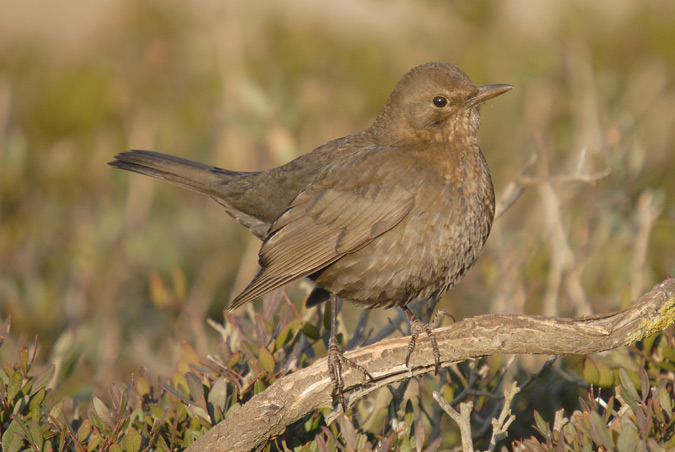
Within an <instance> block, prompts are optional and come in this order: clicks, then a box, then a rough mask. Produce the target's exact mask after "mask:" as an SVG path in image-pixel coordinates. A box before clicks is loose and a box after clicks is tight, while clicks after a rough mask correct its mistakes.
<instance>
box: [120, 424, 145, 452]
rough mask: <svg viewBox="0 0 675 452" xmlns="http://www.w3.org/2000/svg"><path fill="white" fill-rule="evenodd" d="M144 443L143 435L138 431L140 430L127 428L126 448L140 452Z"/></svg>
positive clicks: (129, 450) (133, 451) (129, 451)
mask: <svg viewBox="0 0 675 452" xmlns="http://www.w3.org/2000/svg"><path fill="white" fill-rule="evenodd" d="M142 443H143V437H142V436H141V434H140V433H138V430H136V429H135V428H130V429H129V430H127V433H126V435H125V438H124V448H125V449H126V451H127V452H138V451H139V450H140V449H141V444H142Z"/></svg>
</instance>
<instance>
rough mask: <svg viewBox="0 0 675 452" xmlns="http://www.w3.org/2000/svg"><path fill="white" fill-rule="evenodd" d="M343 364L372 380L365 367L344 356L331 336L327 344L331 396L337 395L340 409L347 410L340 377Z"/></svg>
mask: <svg viewBox="0 0 675 452" xmlns="http://www.w3.org/2000/svg"><path fill="white" fill-rule="evenodd" d="M343 366H346V367H351V368H352V369H356V370H358V371H359V372H361V373H362V374H363V375H364V377H366V378H367V379H368V380H370V381H372V380H373V377H372V375H370V373H369V372H368V371H367V370H366V369H365V368H363V367H362V366H359V365H358V364H356V363H355V362H354V361H352V360H351V359H349V358H345V356H344V355H343V354H342V351H341V350H340V346H339V345H338V343H337V338H335V337H331V338H330V341H329V345H328V373H329V374H330V379H331V381H332V382H333V393H332V394H331V396H332V397H335V396H336V395H337V397H338V399H339V401H340V405H341V406H342V411H344V412H347V405H346V404H345V396H344V387H345V383H344V380H343V379H342V369H343Z"/></svg>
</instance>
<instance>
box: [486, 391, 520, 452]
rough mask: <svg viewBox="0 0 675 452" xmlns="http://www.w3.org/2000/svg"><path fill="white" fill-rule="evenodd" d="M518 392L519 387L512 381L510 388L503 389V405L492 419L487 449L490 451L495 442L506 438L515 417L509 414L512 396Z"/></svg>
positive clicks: (493, 447)
mask: <svg viewBox="0 0 675 452" xmlns="http://www.w3.org/2000/svg"><path fill="white" fill-rule="evenodd" d="M519 392H520V388H519V387H518V385H517V384H516V382H515V381H514V382H513V385H511V389H505V390H504V406H503V407H502V412H501V413H500V414H499V417H498V418H497V419H492V437H491V438H490V447H489V448H488V450H489V451H490V452H492V451H493V450H495V447H497V442H498V441H501V440H503V439H504V438H506V435H507V433H508V429H509V426H510V425H511V423H512V422H513V421H514V420H515V419H516V416H514V415H513V414H511V403H512V402H513V398H514V397H515V396H516V394H518V393H519Z"/></svg>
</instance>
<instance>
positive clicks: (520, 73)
mask: <svg viewBox="0 0 675 452" xmlns="http://www.w3.org/2000/svg"><path fill="white" fill-rule="evenodd" d="M673 23H675V3H673V2H664V1H644V0H640V1H638V0H635V1H633V0H616V1H613V2H586V1H569V2H553V1H541V2H528V1H524V0H506V1H504V0H502V1H473V2H446V1H440V0H438V1H433V0H430V1H424V2H405V1H389V2H383V1H377V0H359V1H357V0H343V1H341V2H339V3H335V2H324V1H316V0H315V1H312V0H290V1H284V2H278V1H273V0H249V1H246V2H238V1H232V0H222V1H215V0H199V1H191V2H180V1H175V0H162V1H160V0H134V1H131V0H98V1H96V2H86V1H83V0H66V1H62V2H56V3H55V2H43V1H38V0H24V1H21V2H19V1H15V0H9V1H4V2H1V3H0V320H2V321H3V322H4V321H5V320H6V319H7V318H9V317H10V316H11V321H12V335H11V336H10V337H9V338H8V339H7V340H6V343H5V346H4V347H3V348H2V349H0V362H2V363H3V365H4V363H5V362H9V361H10V360H13V359H15V357H16V356H17V354H16V353H17V350H18V348H20V347H21V346H24V345H27V346H30V345H32V344H33V342H34V339H35V337H36V336H37V337H38V338H39V351H38V361H39V362H42V363H49V362H53V363H56V364H57V365H58V369H59V371H58V373H57V381H56V382H55V383H54V384H55V385H56V386H57V388H59V390H60V391H62V393H64V394H69V395H72V396H74V397H76V398H78V397H79V398H81V399H83V400H84V399H87V398H89V397H91V395H93V394H98V395H101V394H102V393H104V392H107V387H108V385H109V384H110V383H112V382H117V383H120V382H127V381H129V379H130V376H131V374H133V373H136V372H138V369H139V368H140V367H141V366H145V367H147V368H149V369H150V370H151V371H152V372H153V373H155V374H158V375H167V374H170V373H171V372H172V371H173V369H174V366H175V362H176V360H177V359H178V356H179V355H180V344H181V343H183V342H186V343H188V344H191V345H192V346H193V347H194V348H195V349H196V350H197V352H198V353H199V354H201V355H205V354H207V353H209V352H211V351H212V350H213V349H215V347H216V345H217V341H218V338H219V335H218V334H217V333H216V332H215V331H214V330H213V329H212V328H211V327H209V326H208V325H207V324H206V319H207V318H210V319H213V320H215V321H216V322H222V320H223V309H224V308H225V307H226V306H227V304H228V302H229V299H230V297H231V296H232V294H233V293H234V292H237V291H238V290H240V289H242V288H243V286H244V285H245V284H246V283H247V282H248V280H249V279H250V278H251V277H252V276H253V275H254V274H255V272H256V258H257V250H258V246H259V242H257V240H256V239H254V238H251V237H250V235H249V234H248V232H247V231H245V230H244V229H243V228H242V227H241V226H239V225H238V224H237V223H236V222H235V221H234V220H232V219H231V218H229V217H228V216H227V215H226V214H225V212H224V211H223V210H222V208H221V207H220V206H219V205H218V204H216V203H215V202H213V201H212V200H210V199H209V198H207V197H205V196H202V195H197V194H193V193H191V192H187V191H185V190H183V189H180V188H176V187H172V186H169V185H168V184H164V183H161V182H159V181H155V180H151V179H149V178H146V177H143V176H139V175H135V174H131V173H124V172H121V171H116V170H113V169H112V168H110V167H109V166H107V165H106V163H107V162H108V161H110V160H111V159H112V158H113V156H114V155H115V154H116V153H118V152H122V151H125V150H128V149H151V150H156V151H160V152H165V153H169V154H174V155H178V156H181V157H186V158H191V159H195V160H200V161H203V162H206V163H210V164H213V165H216V166H220V167H225V168H229V169H235V170H247V171H253V170H260V169H265V168H270V167H273V166H278V165H280V164H282V163H285V162H287V161H288V160H290V159H292V158H293V157H295V156H297V155H300V154H302V153H305V152H308V151H310V150H312V149H313V148H314V147H316V146H318V145H320V144H323V143H324V142H326V141H328V140H330V139H333V138H337V137H340V136H343V135H347V134H350V133H353V132H356V131H359V130H362V129H363V128H365V127H367V126H368V125H369V124H370V123H371V121H372V120H373V119H374V118H375V117H376V115H377V114H378V112H379V110H380V108H381V107H382V106H383V104H384V102H385V101H386V99H387V96H388V94H389V92H390V91H391V89H392V88H393V87H394V85H395V83H396V82H397V81H398V79H399V78H400V77H401V75H403V74H404V73H405V72H406V71H407V70H408V69H410V68H411V67H413V66H415V65H417V64H420V63H424V62H427V61H434V60H441V61H448V62H451V63H453V64H455V65H457V66H458V67H460V68H462V69H463V70H464V71H465V72H467V74H469V76H470V77H471V78H472V79H473V81H474V82H475V83H476V84H488V83H509V84H513V85H515V86H516V88H517V89H516V90H514V91H512V92H510V93H508V94H507V95H505V96H502V97H499V98H498V99H495V100H493V101H490V102H489V103H488V104H487V105H485V106H483V108H482V125H481V129H480V134H479V138H480V142H481V146H482V149H483V152H484V154H485V155H486V158H487V160H488V163H489V165H490V168H491V170H492V174H493V181H494V184H495V189H496V191H497V198H498V200H499V199H503V198H504V197H505V196H507V197H508V193H510V192H509V191H508V190H507V189H508V188H509V187H511V188H513V187H514V186H513V185H512V184H513V183H514V181H517V184H518V186H520V187H524V188H525V190H524V192H523V195H522V196H521V197H520V198H519V199H518V200H517V201H516V202H515V204H513V206H512V207H511V209H510V210H509V211H508V212H506V214H505V215H504V216H503V217H501V218H500V219H499V220H498V221H497V222H496V224H495V227H494V230H493V234H492V236H491V238H490V240H488V244H487V247H486V249H485V251H484V252H483V255H482V256H481V258H480V259H479V261H478V263H477V266H476V267H475V268H474V270H473V271H471V272H469V274H468V276H467V277H466V278H465V280H464V282H462V283H461V284H460V285H459V286H458V287H457V288H455V289H454V290H453V291H451V293H449V294H448V295H447V296H446V297H445V298H444V299H443V301H442V304H441V309H444V310H447V311H450V312H452V313H453V314H454V316H455V317H456V318H464V317H466V316H471V315H477V314H484V313H488V312H495V313H529V314H541V313H544V314H548V315H564V316H578V315H584V314H589V313H592V312H595V313H599V312H607V311H611V310H616V309H619V308H620V307H622V306H625V305H626V304H628V303H630V302H631V301H632V300H633V299H634V298H635V297H636V296H638V295H640V294H641V293H643V292H644V291H646V290H647V289H649V288H650V287H651V286H652V284H654V283H656V282H658V281H661V280H662V279H664V278H665V277H666V274H667V273H668V272H671V273H673V272H674V271H675V238H674V237H675V236H674V232H675V203H674V201H673V199H674V198H675V176H674V175H675V162H674V160H675V159H674V158H673V157H674V155H675V154H674V153H673V146H674V144H673V143H674V142H675V132H674V130H675V127H674V125H675V124H674V123H675V108H674V107H673V106H674V105H675V85H674V83H673V81H674V80H673V68H674V67H675V46H674V45H673V43H674V42H675V27H673ZM533 156H534V157H533ZM535 158H536V160H534V159H535ZM511 193H512V192H511ZM308 289H309V285H308V284H307V283H299V284H295V285H291V286H289V288H287V290H286V294H287V295H288V296H289V297H290V299H291V300H292V301H293V303H294V304H295V305H296V306H298V309H300V306H301V305H302V300H303V297H304V296H305V295H306V294H307V291H308ZM273 296H274V295H273ZM276 296H278V294H277V295H276ZM358 315H359V311H358V310H357V309H356V308H354V307H351V306H345V308H344V309H343V311H342V316H343V319H345V321H343V328H346V330H347V331H349V328H350V327H349V325H350V322H349V320H350V319H356V318H357V317H358ZM395 316H396V311H395V310H376V311H373V312H372V313H371V315H370V322H371V324H372V325H373V327H374V328H375V329H376V330H377V328H379V327H381V326H384V325H386V324H387V323H388V318H393V317H395ZM395 334H398V333H395Z"/></svg>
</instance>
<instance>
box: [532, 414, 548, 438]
mask: <svg viewBox="0 0 675 452" xmlns="http://www.w3.org/2000/svg"><path fill="white" fill-rule="evenodd" d="M534 422H535V424H536V425H537V428H538V429H539V432H540V433H541V434H542V435H547V434H548V431H549V427H548V422H546V421H545V420H544V418H543V417H541V414H539V412H538V411H535V412H534Z"/></svg>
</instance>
